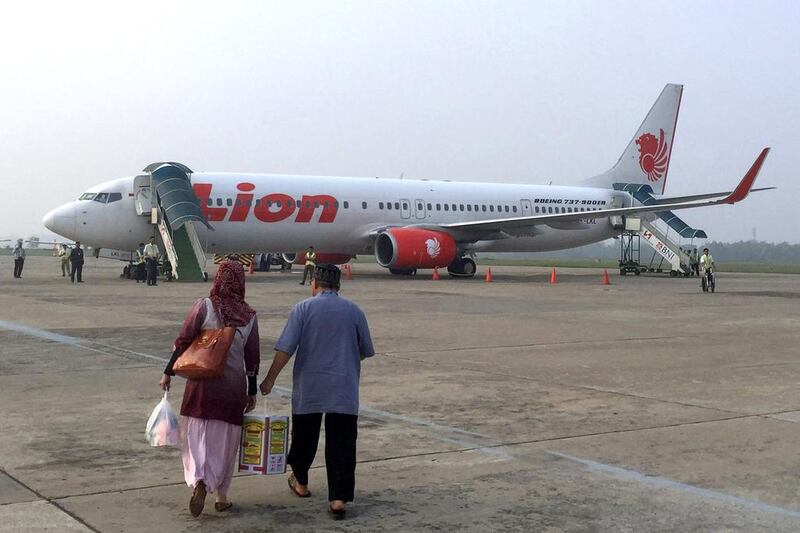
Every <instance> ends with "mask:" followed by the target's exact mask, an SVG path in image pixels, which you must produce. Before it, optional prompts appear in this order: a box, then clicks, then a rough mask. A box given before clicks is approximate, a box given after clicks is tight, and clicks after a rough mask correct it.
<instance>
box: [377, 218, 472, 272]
mask: <svg viewBox="0 0 800 533" xmlns="http://www.w3.org/2000/svg"><path fill="white" fill-rule="evenodd" d="M457 252H458V250H457V246H456V241H455V240H454V239H453V237H451V236H450V235H448V234H447V233H442V232H439V231H431V230H426V229H419V228H391V229H388V230H386V231H385V232H383V233H381V234H379V235H378V237H377V239H376V240H375V259H377V261H378V264H379V265H381V266H382V267H386V268H390V269H397V270H400V269H402V270H412V269H417V268H434V267H446V266H448V265H449V264H450V263H452V262H453V259H455V258H456V254H457Z"/></svg>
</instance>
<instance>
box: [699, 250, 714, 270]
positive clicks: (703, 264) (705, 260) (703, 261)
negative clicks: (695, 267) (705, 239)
mask: <svg viewBox="0 0 800 533" xmlns="http://www.w3.org/2000/svg"><path fill="white" fill-rule="evenodd" d="M709 267H710V268H711V272H714V270H715V269H716V265H715V264H714V258H713V257H711V254H710V253H708V248H703V255H701V256H700V273H701V274H705V272H706V268H709Z"/></svg>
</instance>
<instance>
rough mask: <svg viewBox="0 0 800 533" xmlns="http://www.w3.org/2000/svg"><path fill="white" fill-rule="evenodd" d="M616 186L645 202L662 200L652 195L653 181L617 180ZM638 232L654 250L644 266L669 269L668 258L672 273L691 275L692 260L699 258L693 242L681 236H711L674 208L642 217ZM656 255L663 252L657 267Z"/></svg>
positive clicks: (637, 199) (652, 269) (643, 203)
mask: <svg viewBox="0 0 800 533" xmlns="http://www.w3.org/2000/svg"><path fill="white" fill-rule="evenodd" d="M614 188H615V189H617V190H622V191H626V192H628V193H630V194H631V196H633V198H634V199H635V200H636V201H637V202H639V203H640V204H642V205H656V204H658V202H659V201H658V199H656V198H655V197H654V196H653V195H652V192H653V190H652V188H651V187H650V186H649V185H642V184H633V183H615V184H614ZM662 228H663V229H662ZM637 233H638V236H640V237H641V238H642V239H644V241H645V242H646V243H647V244H648V245H650V247H651V248H653V250H654V254H653V258H652V259H651V260H650V265H649V267H645V268H644V269H643V270H647V269H648V268H649V270H651V271H656V270H657V271H659V272H661V271H662V270H665V269H663V268H662V267H663V263H664V262H666V263H667V264H668V265H669V272H670V274H672V275H684V276H689V275H691V273H692V263H693V260H696V259H695V258H693V257H692V256H690V255H689V253H688V250H689V249H690V248H693V246H686V245H682V244H681V239H689V240H690V242H691V241H694V239H696V238H697V239H706V238H708V236H707V235H706V232H705V231H703V230H701V229H695V228H692V227H690V226H689V225H688V224H686V222H684V221H683V220H681V219H680V218H679V217H678V216H677V215H675V213H673V212H672V211H659V212H657V213H655V214H654V215H649V216H645V217H642V219H641V227H640V229H638V230H637ZM656 256H659V259H660V260H659V262H658V266H657V267H653V264H654V261H655V258H656Z"/></svg>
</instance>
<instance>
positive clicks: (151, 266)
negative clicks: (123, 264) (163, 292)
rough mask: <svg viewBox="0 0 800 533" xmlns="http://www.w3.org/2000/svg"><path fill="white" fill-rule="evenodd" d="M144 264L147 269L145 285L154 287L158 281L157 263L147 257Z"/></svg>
mask: <svg viewBox="0 0 800 533" xmlns="http://www.w3.org/2000/svg"><path fill="white" fill-rule="evenodd" d="M145 263H146V267H147V284H148V285H156V284H157V283H156V282H157V279H158V261H156V260H155V259H150V258H149V257H148V258H147V259H145Z"/></svg>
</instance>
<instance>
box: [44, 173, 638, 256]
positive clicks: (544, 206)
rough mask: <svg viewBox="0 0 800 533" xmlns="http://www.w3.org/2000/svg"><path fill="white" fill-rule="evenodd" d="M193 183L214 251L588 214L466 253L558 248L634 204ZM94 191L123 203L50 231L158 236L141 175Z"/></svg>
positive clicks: (582, 193) (467, 247) (542, 191)
mask: <svg viewBox="0 0 800 533" xmlns="http://www.w3.org/2000/svg"><path fill="white" fill-rule="evenodd" d="M191 180H192V185H193V188H194V191H195V194H196V195H197V196H198V198H200V199H201V203H202V204H203V210H204V212H205V214H206V216H207V218H208V220H209V222H210V224H211V226H212V227H213V228H214V229H213V231H209V230H207V229H205V228H204V227H203V226H202V225H198V227H197V230H198V234H199V237H200V241H201V243H202V244H203V246H204V247H205V249H206V251H207V252H212V253H220V252H260V251H287V252H294V251H298V250H302V249H305V248H307V247H308V246H314V247H315V248H316V249H317V250H320V251H322V252H331V253H345V254H363V253H369V252H371V251H372V250H371V248H372V242H373V238H374V234H375V233H376V232H377V231H380V230H382V229H385V228H387V227H393V226H410V225H427V226H437V225H445V224H452V223H457V222H469V221H478V220H495V219H502V218H514V217H522V216H532V215H537V214H544V213H567V212H574V211H585V212H587V218H586V219H582V220H581V221H580V223H578V224H575V223H573V224H570V225H567V226H566V227H562V228H558V227H551V226H546V225H539V226H535V228H534V229H531V230H529V231H528V233H527V234H522V233H517V234H513V235H502V236H499V237H498V236H493V237H492V238H491V239H490V240H479V241H477V242H471V243H464V244H462V245H461V249H462V252H470V251H475V252H481V251H485V252H488V251H492V252H523V251H529V252H532V251H545V250H556V249H563V248H572V247H576V246H582V245H585V244H589V243H592V242H598V241H602V240H605V239H608V238H609V237H612V236H613V235H615V234H616V233H618V232H617V231H615V230H614V229H613V227H612V225H611V223H610V222H609V219H608V218H597V219H592V218H591V211H592V210H596V209H604V208H609V207H612V205H613V206H615V207H621V206H623V205H629V200H628V196H627V195H626V194H625V193H621V192H618V191H613V190H611V189H603V188H590V187H563V186H543V185H520V184H501V183H470V182H450V181H433V180H430V181H429V180H403V179H382V178H381V179H378V178H341V177H316V176H279V175H269V174H231V173H194V174H192V175H191ZM88 193H97V194H101V193H108V194H112V193H116V194H117V195H118V196H115V197H114V198H119V199H118V200H116V201H111V202H107V203H102V202H98V201H95V200H87V199H84V200H76V201H74V202H71V203H69V204H65V205H63V206H61V207H59V208H57V209H55V210H53V211H52V212H50V213H48V214H47V216H46V217H45V225H47V226H48V227H49V228H50V229H51V230H53V231H54V232H56V233H58V234H60V235H63V236H64V237H67V238H69V239H73V240H79V241H81V242H83V243H85V244H89V245H91V246H95V247H102V248H114V249H121V250H131V249H134V248H135V247H136V246H137V244H138V243H139V242H142V241H145V240H146V238H147V237H148V236H149V235H152V234H153V232H154V230H153V226H152V224H151V223H150V217H149V216H146V215H145V216H143V215H141V214H137V209H136V200H137V194H138V192H137V191H135V190H134V178H121V179H117V180H113V181H110V182H106V183H103V184H101V185H98V186H96V187H93V188H92V189H91V190H90V191H88ZM84 196H86V197H88V195H87V194H85V195H84ZM120 196H121V198H120ZM101 198H102V197H101ZM326 202H327V203H326ZM298 204H299V205H298ZM326 205H327V207H326Z"/></svg>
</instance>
